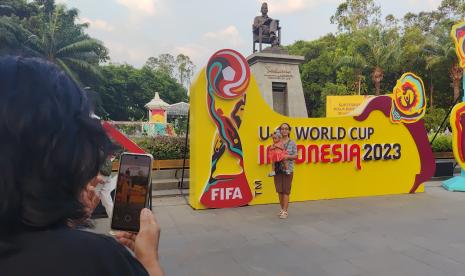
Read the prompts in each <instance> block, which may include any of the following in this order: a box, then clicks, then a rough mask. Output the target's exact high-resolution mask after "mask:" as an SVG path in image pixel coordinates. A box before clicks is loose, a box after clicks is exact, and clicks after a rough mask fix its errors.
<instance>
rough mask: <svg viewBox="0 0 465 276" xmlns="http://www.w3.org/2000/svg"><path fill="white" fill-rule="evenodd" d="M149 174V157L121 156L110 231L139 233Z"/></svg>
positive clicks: (146, 197)
mask: <svg viewBox="0 0 465 276" xmlns="http://www.w3.org/2000/svg"><path fill="white" fill-rule="evenodd" d="M151 172H152V158H151V157H150V156H148V155H137V154H127V153H125V154H122V155H121V160H120V167H119V171H118V180H117V184H116V192H115V203H114V207H113V216H112V220H111V228H112V229H116V230H125V231H133V232H138V231H139V218H140V212H141V210H142V209H143V208H144V207H146V206H147V200H148V194H149V189H150V181H151V180H150V174H151Z"/></svg>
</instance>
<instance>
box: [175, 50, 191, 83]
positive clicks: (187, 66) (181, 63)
mask: <svg viewBox="0 0 465 276" xmlns="http://www.w3.org/2000/svg"><path fill="white" fill-rule="evenodd" d="M176 66H177V69H178V79H179V83H180V84H181V85H184V84H186V86H189V84H190V80H191V78H192V75H193V74H194V70H195V66H194V63H193V62H192V61H191V59H190V58H189V56H186V55H183V54H179V55H177V56H176Z"/></svg>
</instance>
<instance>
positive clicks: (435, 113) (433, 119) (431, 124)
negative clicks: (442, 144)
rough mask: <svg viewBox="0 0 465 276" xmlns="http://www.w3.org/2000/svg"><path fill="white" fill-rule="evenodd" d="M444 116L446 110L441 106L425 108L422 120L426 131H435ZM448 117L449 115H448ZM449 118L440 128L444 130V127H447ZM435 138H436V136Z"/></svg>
mask: <svg viewBox="0 0 465 276" xmlns="http://www.w3.org/2000/svg"><path fill="white" fill-rule="evenodd" d="M445 116H446V110H444V109H442V108H434V109H433V110H431V111H430V110H429V109H428V110H427V111H426V114H425V116H424V117H423V120H424V121H425V128H426V130H427V131H437V129H438V128H439V127H440V125H441V123H442V121H443V120H444V117H445ZM449 117H450V116H449ZM449 126H450V123H449V118H448V119H447V120H446V122H445V123H444V126H443V127H442V130H444V129H445V128H446V127H449ZM436 139H437V138H436Z"/></svg>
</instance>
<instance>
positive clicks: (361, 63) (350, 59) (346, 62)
mask: <svg viewBox="0 0 465 276" xmlns="http://www.w3.org/2000/svg"><path fill="white" fill-rule="evenodd" d="M341 66H347V67H350V68H353V69H354V73H355V77H356V80H357V83H356V87H357V91H358V95H360V90H361V86H362V80H363V78H364V76H363V70H364V69H365V68H366V67H367V66H368V65H367V61H366V59H365V57H363V56H362V55H360V54H358V53H355V54H353V55H347V56H343V57H342V58H341V59H340V61H339V63H338V64H337V67H341Z"/></svg>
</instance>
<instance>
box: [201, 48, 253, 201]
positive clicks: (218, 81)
mask: <svg viewBox="0 0 465 276" xmlns="http://www.w3.org/2000/svg"><path fill="white" fill-rule="evenodd" d="M206 74H207V83H208V87H207V107H208V112H209V115H210V117H211V119H212V121H213V122H214V123H215V126H216V128H217V132H218V133H217V135H216V137H215V140H214V141H215V142H214V144H213V154H212V159H211V169H210V178H209V180H208V182H207V184H206V186H205V189H204V192H203V194H202V195H201V198H200V202H201V203H202V204H203V205H205V206H206V207H209V208H225V207H238V206H243V205H246V204H248V203H249V202H250V201H251V200H252V192H251V190H250V187H249V184H248V182H247V178H246V176H245V172H244V158H243V152H242V144H241V140H240V137H239V132H238V129H239V127H240V125H241V122H242V115H243V113H244V107H245V98H246V90H247V87H248V85H249V81H250V68H249V66H248V64H247V60H246V59H245V58H244V57H243V56H242V55H241V54H239V53H238V52H236V51H234V50H229V49H225V50H220V51H218V52H216V53H215V54H213V56H212V57H211V58H210V60H209V61H208V65H207V68H206ZM215 97H220V98H223V99H226V100H233V99H238V101H237V103H236V104H235V107H234V109H233V111H232V112H231V114H230V117H228V116H226V115H225V114H224V112H223V110H222V109H221V108H217V107H216V105H215ZM225 152H227V153H229V154H231V155H232V156H233V157H234V158H236V159H237V160H238V161H239V165H240V167H241V168H242V172H241V173H239V174H231V175H216V176H213V175H214V173H215V171H216V165H217V163H218V160H219V159H220V158H221V157H222V156H223V154H224V153H225Z"/></svg>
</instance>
